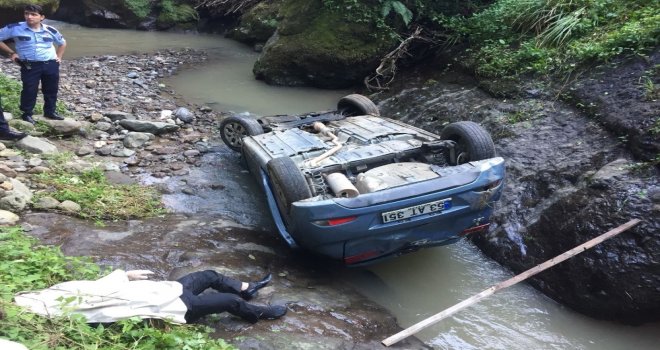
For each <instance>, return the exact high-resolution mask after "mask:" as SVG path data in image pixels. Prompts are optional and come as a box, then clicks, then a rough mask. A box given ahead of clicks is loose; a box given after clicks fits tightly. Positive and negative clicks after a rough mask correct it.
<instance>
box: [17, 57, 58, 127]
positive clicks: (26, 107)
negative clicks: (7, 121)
mask: <svg viewBox="0 0 660 350" xmlns="http://www.w3.org/2000/svg"><path fill="white" fill-rule="evenodd" d="M21 80H22V81H23V90H22V91H21V106H20V109H21V111H22V112H23V114H27V115H32V111H33V110H34V106H35V105H36V103H37V94H38V93H39V82H41V91H42V92H43V95H44V115H46V116H52V115H53V114H54V113H55V105H56V103H57V91H58V88H59V83H60V64H59V63H58V62H57V61H55V60H50V61H44V62H29V61H26V62H25V64H23V65H22V66H21Z"/></svg>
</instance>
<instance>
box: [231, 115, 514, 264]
mask: <svg viewBox="0 0 660 350" xmlns="http://www.w3.org/2000/svg"><path fill="white" fill-rule="evenodd" d="M326 115H329V116H331V118H326V119H323V118H321V122H322V124H323V125H320V126H319V128H321V130H322V132H318V131H314V130H311V129H310V123H297V125H296V127H293V128H278V126H277V125H276V124H273V125H274V127H273V128H272V131H271V132H267V133H263V134H259V135H252V136H247V137H245V138H243V139H242V153H243V155H244V158H245V160H246V163H247V166H248V168H249V169H250V172H251V173H253V174H254V175H255V177H256V179H257V181H258V182H259V184H260V185H261V186H262V188H263V190H264V192H265V194H266V198H267V202H268V207H269V209H270V211H271V215H272V217H273V219H274V222H275V224H276V227H277V229H278V231H279V233H280V235H281V236H282V237H283V238H284V240H285V241H286V242H287V243H288V244H289V245H290V246H291V247H293V248H303V249H306V250H309V251H312V252H314V253H317V254H320V255H323V256H326V257H329V258H332V259H336V260H340V261H343V263H344V264H346V265H351V266H356V265H365V264H370V263H374V262H377V261H380V260H382V259H385V258H391V257H396V256H399V255H402V254H405V253H408V252H412V251H416V250H418V249H420V248H423V247H431V246H438V245H445V244H450V243H454V242H456V241H457V240H459V239H460V238H461V237H463V236H465V235H467V234H470V233H473V232H479V231H484V230H487V228H488V225H489V217H490V215H491V213H492V210H493V203H494V202H495V201H497V200H498V199H499V197H500V195H501V192H502V188H503V180H504V176H505V167H504V160H503V159H502V158H500V157H495V156H493V157H488V158H486V159H478V160H471V161H466V162H463V163H461V162H459V161H456V159H458V158H460V156H456V153H460V152H463V153H460V154H461V155H467V154H468V153H467V151H464V150H463V151H459V150H458V147H457V146H456V145H457V144H458V143H459V142H461V141H460V140H459V141H456V140H454V141H452V140H444V139H442V138H441V137H440V136H438V135H435V134H433V133H430V132H427V131H424V130H422V129H418V128H416V127H413V126H410V125H407V124H404V123H402V122H399V121H396V120H391V119H388V118H382V117H379V116H373V115H364V116H352V117H341V118H337V116H336V114H334V113H332V112H328V113H326ZM322 116H323V114H322V115H321V117H322ZM316 119H318V116H317V118H316ZM271 122H272V120H271ZM472 124H474V123H472ZM472 124H469V125H467V126H468V127H470V128H475V126H474V125H476V124H474V125H472ZM273 125H271V126H273ZM463 126H465V125H463ZM470 130H472V129H470ZM479 132H481V131H479ZM477 136H479V137H481V136H483V133H480V134H478V135H477ZM487 140H488V141H489V142H490V143H491V144H492V141H491V140H490V137H489V136H488V137H487ZM479 142H481V141H479ZM484 144H486V143H484ZM437 145H440V146H437ZM436 146H437V147H436ZM333 152H334V153H333ZM492 152H493V153H494V150H493V151H492ZM472 153H473V154H476V153H477V151H474V150H472ZM450 154H451V155H453V156H452V157H453V158H452V159H454V161H448V159H450V156H449V155H450ZM493 155H494V154H493ZM275 159H277V161H282V162H284V163H286V164H287V165H288V166H289V168H287V169H289V170H287V171H290V172H286V173H285V174H284V175H282V174H279V175H278V174H277V169H278V168H277V167H275V166H271V165H269V163H272V162H276V161H274V160H275ZM464 159H467V158H464ZM452 163H453V164H452ZM330 174H335V175H333V179H335V180H333V179H331V176H330ZM293 177H295V178H299V182H294V183H295V184H297V185H294V187H304V186H308V188H306V189H303V191H302V192H303V193H305V195H303V196H302V197H301V198H300V199H299V200H293V201H291V202H290V203H284V202H285V201H286V200H287V198H288V200H290V194H289V193H287V192H288V191H289V190H291V191H293V192H298V190H300V188H295V189H288V188H284V187H283V184H281V183H278V182H283V183H286V184H290V183H289V180H290V178H293ZM336 178H339V180H336ZM333 181H335V182H333ZM289 186H290V185H289ZM342 186H343V187H342ZM283 192H284V194H283ZM287 195H289V196H287Z"/></svg>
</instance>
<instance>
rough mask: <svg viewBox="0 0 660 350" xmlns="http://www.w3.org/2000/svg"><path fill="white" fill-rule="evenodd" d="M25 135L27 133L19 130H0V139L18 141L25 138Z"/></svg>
mask: <svg viewBox="0 0 660 350" xmlns="http://www.w3.org/2000/svg"><path fill="white" fill-rule="evenodd" d="M25 136H27V134H26V133H23V132H17V131H12V130H7V131H0V140H11V141H18V140H20V139H22V138H24V137H25Z"/></svg>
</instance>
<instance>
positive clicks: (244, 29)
mask: <svg viewBox="0 0 660 350" xmlns="http://www.w3.org/2000/svg"><path fill="white" fill-rule="evenodd" d="M280 4H281V3H280V2H261V3H259V4H257V5H256V6H254V7H252V8H251V9H249V10H248V11H247V12H246V13H244V14H243V15H242V16H241V19H240V23H239V24H238V26H236V27H235V28H234V29H232V30H231V31H230V32H229V33H227V37H229V38H232V39H234V40H236V41H240V42H242V43H245V44H248V45H255V44H264V43H266V41H268V39H269V38H270V37H271V36H272V35H273V34H274V33H275V30H276V29H277V23H278V21H277V13H278V11H279V9H280Z"/></svg>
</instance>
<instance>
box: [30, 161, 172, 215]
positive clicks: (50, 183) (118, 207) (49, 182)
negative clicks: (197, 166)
mask: <svg viewBox="0 0 660 350" xmlns="http://www.w3.org/2000/svg"><path fill="white" fill-rule="evenodd" d="M72 158H73V155H72V154H70V153H61V154H58V155H56V156H50V158H47V160H48V163H49V167H50V168H51V171H50V172H48V173H42V174H37V175H36V176H35V177H34V179H35V181H37V182H39V183H41V184H42V185H44V186H46V187H47V191H45V192H43V193H37V194H36V196H35V200H38V198H40V197H42V196H51V197H53V198H55V199H57V200H59V201H65V200H70V201H73V202H76V203H78V204H79V205H80V206H81V208H82V209H81V211H80V212H79V213H78V215H80V216H81V217H82V218H85V219H91V220H95V221H99V222H100V221H103V220H120V219H136V218H137V219H140V218H147V217H153V216H157V215H161V214H163V213H164V209H163V207H162V204H161V203H160V195H159V193H158V192H157V191H156V190H155V189H153V188H152V187H149V186H141V185H138V184H133V185H114V184H110V183H108V181H107V179H106V178H105V174H104V172H103V171H102V170H101V169H98V168H93V169H88V170H83V171H81V172H76V171H73V170H72V168H71V167H70V166H68V165H67V164H68V162H69V160H70V159H72Z"/></svg>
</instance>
